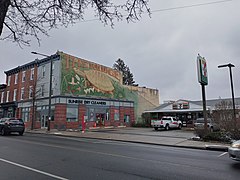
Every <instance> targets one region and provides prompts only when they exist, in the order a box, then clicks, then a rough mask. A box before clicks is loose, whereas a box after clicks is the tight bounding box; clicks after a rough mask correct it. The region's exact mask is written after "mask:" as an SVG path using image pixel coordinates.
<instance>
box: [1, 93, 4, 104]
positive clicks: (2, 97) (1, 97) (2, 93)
mask: <svg viewBox="0 0 240 180" xmlns="http://www.w3.org/2000/svg"><path fill="white" fill-rule="evenodd" d="M3 98H4V92H2V96H1V103H3Z"/></svg>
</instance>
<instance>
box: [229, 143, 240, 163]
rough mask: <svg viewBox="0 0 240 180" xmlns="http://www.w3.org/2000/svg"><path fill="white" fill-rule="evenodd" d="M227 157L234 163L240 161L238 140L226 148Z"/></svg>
mask: <svg viewBox="0 0 240 180" xmlns="http://www.w3.org/2000/svg"><path fill="white" fill-rule="evenodd" d="M228 154H229V157H230V158H231V159H233V160H235V161H240V140H238V141H235V142H233V143H232V144H231V146H230V147H229V148H228Z"/></svg>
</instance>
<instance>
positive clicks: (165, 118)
mask: <svg viewBox="0 0 240 180" xmlns="http://www.w3.org/2000/svg"><path fill="white" fill-rule="evenodd" d="M162 120H171V118H170V117H169V118H168V117H164V118H162Z"/></svg>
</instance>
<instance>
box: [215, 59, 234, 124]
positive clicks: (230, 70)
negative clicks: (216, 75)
mask: <svg viewBox="0 0 240 180" xmlns="http://www.w3.org/2000/svg"><path fill="white" fill-rule="evenodd" d="M223 67H228V68H229V74H230V83H231V91H232V104H233V120H234V126H235V128H236V125H237V121H236V109H235V98H234V90H233V78H232V68H233V67H235V66H234V65H233V64H231V63H228V64H224V65H219V66H218V68H223Z"/></svg>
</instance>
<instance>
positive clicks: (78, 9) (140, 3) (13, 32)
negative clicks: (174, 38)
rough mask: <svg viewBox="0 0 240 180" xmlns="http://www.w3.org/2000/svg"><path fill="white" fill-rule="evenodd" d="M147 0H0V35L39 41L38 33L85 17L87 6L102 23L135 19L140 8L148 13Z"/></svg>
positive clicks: (25, 41) (27, 40)
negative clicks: (119, 2) (119, 1)
mask: <svg viewBox="0 0 240 180" xmlns="http://www.w3.org/2000/svg"><path fill="white" fill-rule="evenodd" d="M148 1H149V0H125V1H124V2H121V4H117V1H115V0H31V1H27V0H1V1H0V37H1V39H2V40H12V41H13V42H17V43H19V44H23V45H30V38H31V37H34V38H35V39H36V40H37V41H38V43H39V44H40V38H39V35H40V34H43V35H48V30H50V29H52V28H56V27H58V26H65V27H67V26H68V25H69V24H74V23H76V22H79V21H81V20H84V15H85V10H89V9H92V10H93V11H94V12H95V16H96V17H97V18H98V19H99V20H100V21H101V22H102V23H103V24H104V25H108V24H110V25H111V26H113V25H114V21H119V20H122V19H123V17H125V16H126V20H127V21H128V22H129V21H136V20H139V18H140V17H141V14H142V13H143V12H148V13H149V15H150V10H149V8H148ZM113 2H114V3H113ZM125 13H127V15H125ZM4 27H5V28H4Z"/></svg>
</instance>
